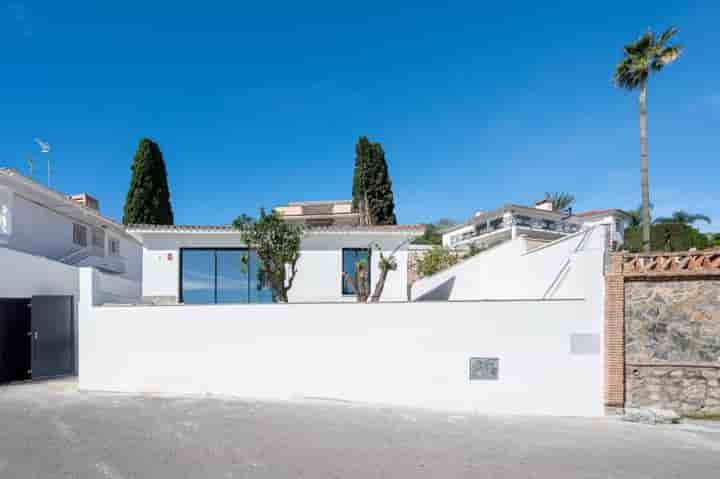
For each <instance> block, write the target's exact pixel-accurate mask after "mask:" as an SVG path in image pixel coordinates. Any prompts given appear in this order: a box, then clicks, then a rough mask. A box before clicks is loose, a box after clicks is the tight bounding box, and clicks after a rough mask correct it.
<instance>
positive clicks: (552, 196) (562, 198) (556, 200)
mask: <svg viewBox="0 0 720 479" xmlns="http://www.w3.org/2000/svg"><path fill="white" fill-rule="evenodd" d="M545 200H546V201H550V202H552V209H553V211H559V210H564V209H565V208H568V207H569V206H570V205H572V204H573V203H575V196H573V195H571V194H570V193H545Z"/></svg>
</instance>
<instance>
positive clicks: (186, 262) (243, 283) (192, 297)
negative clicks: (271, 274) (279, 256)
mask: <svg viewBox="0 0 720 479" xmlns="http://www.w3.org/2000/svg"><path fill="white" fill-rule="evenodd" d="M258 269H259V260H258V257H257V255H256V254H255V252H254V251H248V250H247V249H241V248H233V249H195V248H192V249H191V248H185V249H181V250H180V299H181V301H182V302H184V303H186V304H237V303H271V302H272V293H271V291H270V290H269V289H268V288H266V287H262V288H260V289H258V287H257V286H258V282H257V272H258Z"/></svg>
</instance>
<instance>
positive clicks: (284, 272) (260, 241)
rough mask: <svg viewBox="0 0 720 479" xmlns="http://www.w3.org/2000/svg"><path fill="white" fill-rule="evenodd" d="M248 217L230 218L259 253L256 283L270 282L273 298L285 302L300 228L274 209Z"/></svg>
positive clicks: (294, 261)
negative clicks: (284, 218)
mask: <svg viewBox="0 0 720 479" xmlns="http://www.w3.org/2000/svg"><path fill="white" fill-rule="evenodd" d="M247 218H248V217H247V215H241V216H239V217H238V218H237V219H236V220H235V221H233V227H234V228H235V229H237V230H239V231H240V232H241V236H242V240H243V242H244V243H245V244H246V245H247V246H248V248H250V249H252V250H254V251H255V253H256V254H257V255H258V259H259V260H260V261H259V262H260V266H259V268H258V273H257V274H258V277H257V279H258V287H262V286H265V285H267V286H270V288H271V290H272V296H273V301H277V302H281V303H287V302H288V291H290V288H292V285H293V281H294V280H295V275H296V274H297V262H298V259H300V242H301V241H302V236H303V229H302V227H301V226H299V225H292V224H288V223H285V222H284V221H283V220H282V218H281V217H280V215H279V214H277V213H276V212H275V211H273V212H272V213H270V214H266V213H265V211H264V210H263V209H261V210H260V217H259V218H258V220H257V221H255V222H248V221H247Z"/></svg>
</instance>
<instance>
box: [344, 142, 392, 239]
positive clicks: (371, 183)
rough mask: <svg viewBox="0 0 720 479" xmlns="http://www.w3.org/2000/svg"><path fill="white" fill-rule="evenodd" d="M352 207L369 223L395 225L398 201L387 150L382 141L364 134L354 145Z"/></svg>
mask: <svg viewBox="0 0 720 479" xmlns="http://www.w3.org/2000/svg"><path fill="white" fill-rule="evenodd" d="M352 197H353V209H355V210H356V211H359V212H360V216H361V220H362V223H363V224H366V225H394V224H397V217H396V216H395V202H394V198H393V192H392V181H391V180H390V173H389V172H388V166H387V161H386V160H385V151H384V150H383V147H382V145H381V144H380V143H371V142H370V141H369V140H368V139H367V137H365V136H361V137H360V138H359V139H358V142H357V144H356V145H355V169H354V172H353V191H352Z"/></svg>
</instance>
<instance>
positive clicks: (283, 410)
mask: <svg viewBox="0 0 720 479" xmlns="http://www.w3.org/2000/svg"><path fill="white" fill-rule="evenodd" d="M528 400H532V398H528ZM0 477H1V478H3V479H15V478H18V479H30V478H43V479H47V478H102V479H130V478H153V479H161V478H172V479H178V478H243V477H252V478H296V477H304V478H363V479H367V478H376V477H387V478H415V477H432V478H443V479H444V478H456V477H468V478H470V477H473V478H477V477H483V478H521V477H522V478H525V477H547V478H552V479H558V478H632V479H641V478H656V477H657V478H659V477H682V478H690V477H691V478H703V477H708V478H711V477H712V478H717V477H720V430H717V429H715V430H713V429H711V428H710V427H706V426H703V425H681V426H645V425H638V424H628V423H623V422H620V421H618V420H615V419H576V418H548V417H504V416H471V415H453V414H443V413H439V412H428V411H417V410H410V409H400V408H387V407H372V406H367V405H356V404H345V403H337V402H331V401H322V400H309V401H297V402H285V403H279V402H261V401H247V400H234V399H218V398H198V397H191V398H188V397H185V398H158V397H145V396H130V395H117V394H103V393H85V392H78V391H77V388H76V386H75V384H74V382H71V381H57V382H48V383H36V384H23V385H13V386H3V387H0Z"/></svg>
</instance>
